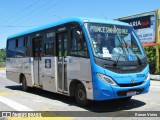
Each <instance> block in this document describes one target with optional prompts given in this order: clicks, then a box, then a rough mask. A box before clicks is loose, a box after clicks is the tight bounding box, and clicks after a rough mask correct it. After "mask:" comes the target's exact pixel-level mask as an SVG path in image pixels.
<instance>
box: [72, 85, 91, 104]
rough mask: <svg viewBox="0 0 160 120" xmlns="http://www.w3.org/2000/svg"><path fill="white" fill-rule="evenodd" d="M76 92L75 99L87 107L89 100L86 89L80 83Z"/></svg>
mask: <svg viewBox="0 0 160 120" xmlns="http://www.w3.org/2000/svg"><path fill="white" fill-rule="evenodd" d="M75 92H76V94H75V97H76V101H77V103H78V104H79V105H81V106H87V104H88V99H87V94H86V90H85V87H84V86H83V85H82V84H81V83H80V84H78V85H77V87H76V91H75Z"/></svg>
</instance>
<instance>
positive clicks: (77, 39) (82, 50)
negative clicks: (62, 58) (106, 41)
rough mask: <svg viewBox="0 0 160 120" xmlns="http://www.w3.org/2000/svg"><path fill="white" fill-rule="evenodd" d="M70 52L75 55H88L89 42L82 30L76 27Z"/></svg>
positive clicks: (73, 31)
mask: <svg viewBox="0 0 160 120" xmlns="http://www.w3.org/2000/svg"><path fill="white" fill-rule="evenodd" d="M70 54H71V55H75V56H82V57H88V51H87V44H86V41H85V39H84V36H83V34H82V31H81V30H80V29H78V28H75V29H73V30H72V32H71V49H70Z"/></svg>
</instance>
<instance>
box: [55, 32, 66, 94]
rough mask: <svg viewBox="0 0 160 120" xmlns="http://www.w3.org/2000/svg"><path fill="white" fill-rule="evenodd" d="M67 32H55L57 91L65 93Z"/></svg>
mask: <svg viewBox="0 0 160 120" xmlns="http://www.w3.org/2000/svg"><path fill="white" fill-rule="evenodd" d="M67 41H68V35H67V33H61V34H57V55H58V70H57V72H58V73H57V76H58V78H57V80H58V92H63V93H66V92H67V91H68V87H67Z"/></svg>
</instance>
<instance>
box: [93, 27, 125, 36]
mask: <svg viewBox="0 0 160 120" xmlns="http://www.w3.org/2000/svg"><path fill="white" fill-rule="evenodd" d="M90 32H98V33H112V34H117V33H118V34H128V29H124V28H119V27H114V26H113V27H108V26H95V25H91V26H90Z"/></svg>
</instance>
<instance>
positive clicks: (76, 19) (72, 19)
mask: <svg viewBox="0 0 160 120" xmlns="http://www.w3.org/2000/svg"><path fill="white" fill-rule="evenodd" d="M68 22H78V23H80V24H83V23H85V22H91V23H105V24H116V25H124V26H130V25H129V24H128V23H124V22H120V21H116V20H108V19H97V18H83V17H72V18H66V19H63V20H60V21H58V22H54V23H51V24H47V25H44V26H40V27H37V28H33V29H31V30H27V31H24V32H21V33H18V34H14V35H11V36H9V37H8V38H7V39H11V38H15V37H18V36H22V35H26V34H29V33H33V32H37V31H40V30H45V29H48V28H51V27H55V26H58V25H62V24H65V23H68Z"/></svg>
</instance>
